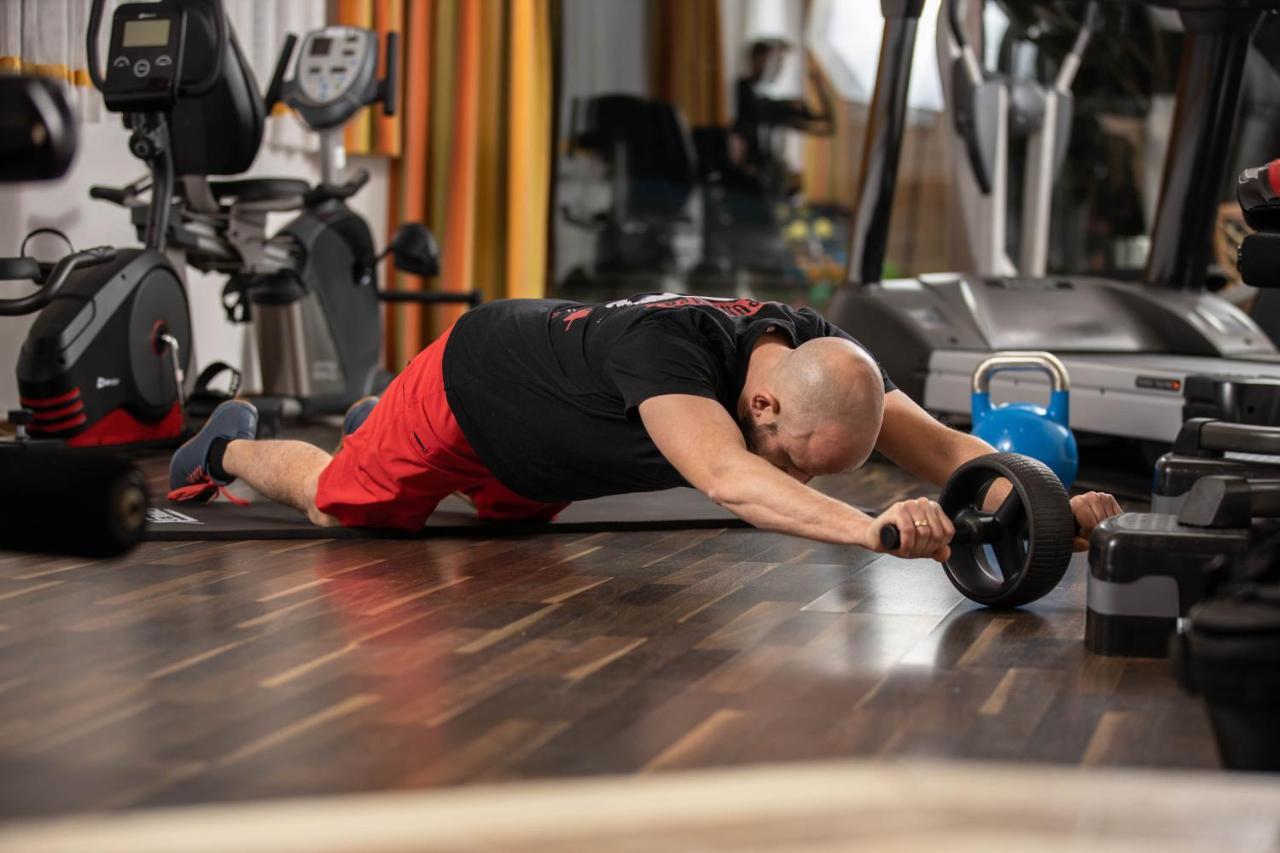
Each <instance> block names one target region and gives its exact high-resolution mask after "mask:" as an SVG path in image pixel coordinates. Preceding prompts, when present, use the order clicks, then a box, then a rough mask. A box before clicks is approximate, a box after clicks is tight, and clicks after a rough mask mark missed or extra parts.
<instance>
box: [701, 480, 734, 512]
mask: <svg viewBox="0 0 1280 853" xmlns="http://www.w3.org/2000/svg"><path fill="white" fill-rule="evenodd" d="M701 491H702V493H703V494H704V495H706V496H707V497H708V498H710V499H711V501H712V503H714V504H715V505H716V506H719V507H723V508H724V509H727V510H730V511H733V510H734V509H735V508H736V507H739V506H741V505H742V502H743V497H742V484H741V483H740V482H737V481H735V480H734V479H733V478H731V477H727V476H716V477H711V478H709V479H708V480H707V481H706V482H704V483H703V484H702V489H701Z"/></svg>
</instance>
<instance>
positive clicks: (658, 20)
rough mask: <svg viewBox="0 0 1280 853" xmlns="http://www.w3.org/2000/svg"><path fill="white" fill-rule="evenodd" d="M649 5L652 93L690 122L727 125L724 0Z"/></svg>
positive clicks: (659, 1) (661, 1)
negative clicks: (722, 17) (721, 13)
mask: <svg viewBox="0 0 1280 853" xmlns="http://www.w3.org/2000/svg"><path fill="white" fill-rule="evenodd" d="M651 9H652V12H653V16H654V17H653V26H652V27H651V28H650V33H651V38H652V40H653V42H652V52H653V56H654V58H655V61H654V62H653V65H652V66H651V67H652V69H653V75H654V80H653V92H654V94H655V95H656V96H657V97H658V98H661V99H662V100H664V101H669V102H670V103H672V104H675V105H676V106H677V107H679V109H680V111H681V112H682V113H684V117H685V119H686V120H687V121H688V122H689V125H690V126H691V127H697V126H700V125H717V126H724V125H727V124H728V123H729V105H728V103H727V100H728V98H727V95H728V87H727V86H726V85H725V62H724V56H723V46H724V39H723V37H722V33H721V24H720V0H657V2H656V3H654V4H653V5H652V6H651Z"/></svg>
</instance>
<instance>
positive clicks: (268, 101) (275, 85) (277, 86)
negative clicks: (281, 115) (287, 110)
mask: <svg viewBox="0 0 1280 853" xmlns="http://www.w3.org/2000/svg"><path fill="white" fill-rule="evenodd" d="M297 43H298V37H297V36H295V35H294V34H293V33H289V34H288V35H287V36H285V39H284V46H283V47H281V48H280V58H279V59H277V60H276V70H275V72H274V73H273V74H272V75H271V85H269V86H267V93H266V95H264V96H263V98H262V101H263V104H264V105H265V106H266V109H267V115H271V111H272V110H274V109H275V108H276V104H278V103H280V95H281V94H282V93H283V92H284V76H285V75H286V74H288V73H289V60H290V59H292V58H293V49H294V47H295V46H296V45H297Z"/></svg>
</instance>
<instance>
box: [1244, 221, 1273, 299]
mask: <svg viewBox="0 0 1280 853" xmlns="http://www.w3.org/2000/svg"><path fill="white" fill-rule="evenodd" d="M1237 264H1238V266H1239V269H1240V279H1241V280H1242V281H1243V282H1244V283H1245V284H1247V285H1250V286H1251V287H1261V288H1273V287H1280V234H1272V233H1268V232H1265V231H1260V232H1258V233H1257V234H1250V235H1249V236H1248V237H1245V238H1244V242H1242V243H1241V244H1240V249H1239V255H1238V258H1237Z"/></svg>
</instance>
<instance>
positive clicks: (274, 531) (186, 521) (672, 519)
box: [146, 489, 749, 542]
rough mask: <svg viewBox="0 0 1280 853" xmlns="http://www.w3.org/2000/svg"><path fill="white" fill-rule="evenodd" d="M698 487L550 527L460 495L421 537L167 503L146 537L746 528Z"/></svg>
mask: <svg viewBox="0 0 1280 853" xmlns="http://www.w3.org/2000/svg"><path fill="white" fill-rule="evenodd" d="M748 526H749V525H748V524H747V523H746V522H745V521H742V520H741V519H740V518H738V517H736V516H735V515H733V514H732V513H730V512H728V511H726V510H724V509H721V508H720V507H718V506H716V505H715V504H714V503H712V502H711V501H710V500H708V499H707V498H706V497H705V496H703V495H702V494H701V493H700V492H698V491H696V490H694V489H668V490H666V491H661V492H646V493H640V494H632V495H613V496H610V497H606V498H597V499H596V500H591V501H580V502H578V503H575V504H572V505H571V506H570V507H569V508H568V509H566V510H565V511H564V512H563V513H561V514H560V517H559V518H557V519H556V520H555V521H553V522H551V523H549V524H527V523H521V524H508V523H496V522H483V521H480V520H478V519H477V518H476V515H475V511H474V510H473V509H471V507H469V506H468V505H467V504H466V503H465V502H464V501H462V500H461V499H459V498H457V497H450V498H448V499H446V500H445V501H444V502H442V503H441V504H440V507H439V508H438V509H437V510H436V511H435V512H434V513H433V514H432V515H431V518H430V519H428V521H427V526H426V528H425V529H424V530H423V531H422V532H421V533H416V534H406V533H401V532H399V531H395V530H376V529H368V528H335V527H327V528H321V527H315V526H314V525H312V524H311V523H310V522H309V521H307V519H306V517H304V516H303V515H302V514H301V513H299V512H297V511H296V510H293V509H290V508H288V507H283V506H280V505H279V504H274V503H271V502H270V501H267V500H258V501H255V502H253V503H251V504H249V505H248V506H243V507H242V506H236V505H235V504H232V503H229V502H223V501H219V502H216V503H212V504H191V503H182V504H177V503H162V504H159V505H157V506H154V507H152V508H151V509H149V510H147V533H146V538H147V539H150V540H152V541H158V542H175V541H176V542H182V541H191V540H207V539H227V540H237V539H401V538H414V537H418V536H446V535H447V536H476V537H484V538H489V537H494V536H504V535H515V534H522V533H560V532H586V533H594V532H600V531H614V530H618V531H622V530H696V529H708V528H720V527H748Z"/></svg>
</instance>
